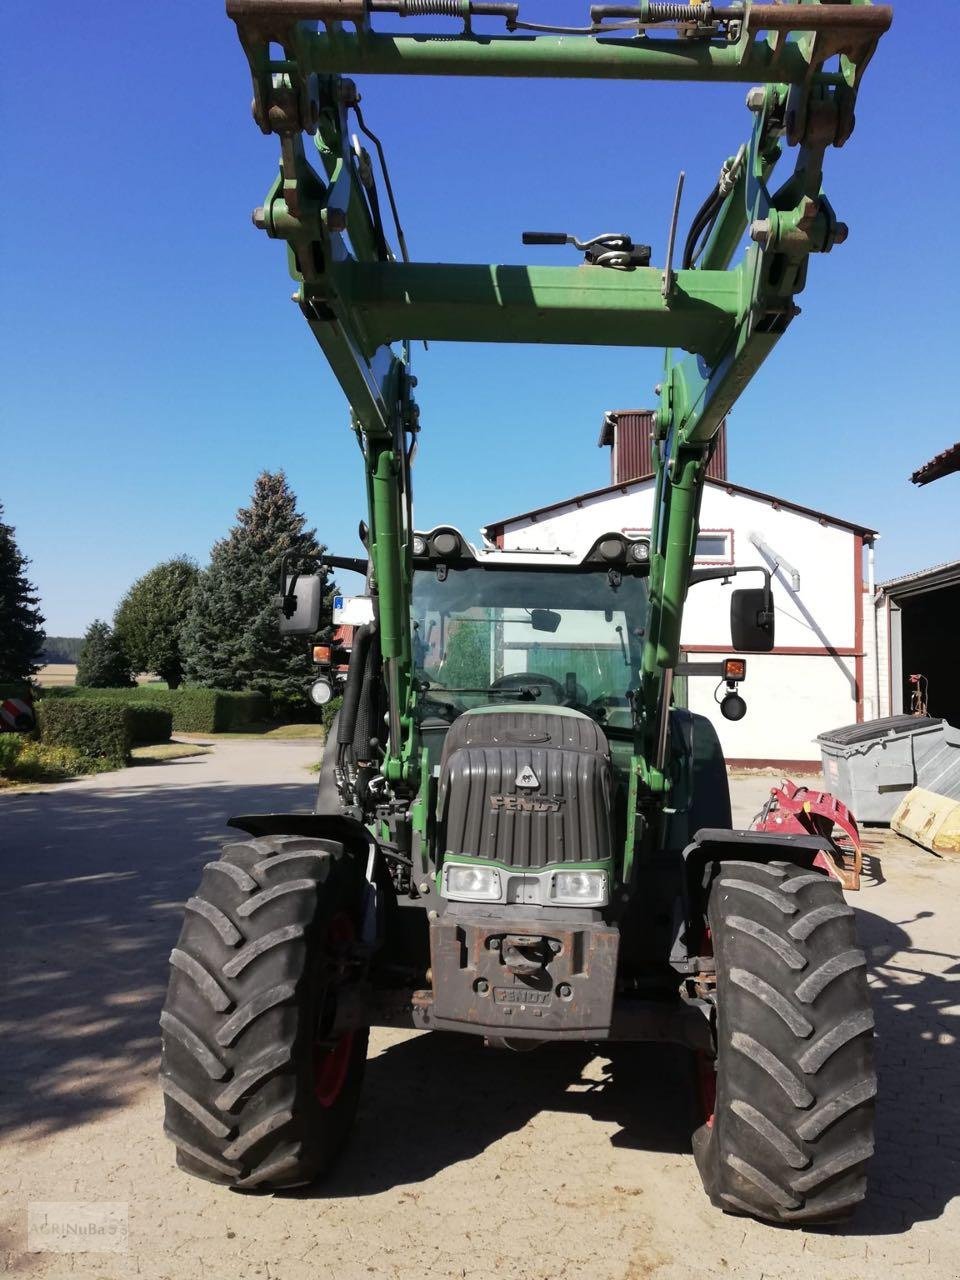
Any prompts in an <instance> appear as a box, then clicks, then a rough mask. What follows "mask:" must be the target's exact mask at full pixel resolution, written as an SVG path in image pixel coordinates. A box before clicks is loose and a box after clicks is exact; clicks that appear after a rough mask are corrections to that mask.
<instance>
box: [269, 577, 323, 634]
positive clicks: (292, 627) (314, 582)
mask: <svg viewBox="0 0 960 1280" xmlns="http://www.w3.org/2000/svg"><path fill="white" fill-rule="evenodd" d="M322 603H323V579H322V578H321V577H319V576H318V575H317V574H305V575H303V576H302V577H301V576H297V577H290V578H287V579H285V584H284V590H283V595H282V596H280V597H279V604H280V634H281V635H283V636H312V635H313V633H314V632H315V631H316V630H317V628H318V627H319V626H320V605H321V604H322Z"/></svg>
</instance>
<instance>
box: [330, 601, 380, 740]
mask: <svg viewBox="0 0 960 1280" xmlns="http://www.w3.org/2000/svg"><path fill="white" fill-rule="evenodd" d="M375 631H376V626H375V624H374V623H372V622H368V623H366V624H365V625H364V626H362V627H358V628H357V630H356V632H355V633H354V637H353V648H352V649H351V650H350V665H349V667H348V668H347V686H346V688H345V689H344V691H343V706H342V707H341V708H340V717H339V720H338V721H337V745H338V746H339V747H352V746H353V738H354V734H355V732H356V728H357V710H358V708H359V705H360V693H361V689H362V686H363V674H364V669H365V667H366V663H367V650H368V649H369V648H370V641H371V640H372V639H373V635H374V632H375Z"/></svg>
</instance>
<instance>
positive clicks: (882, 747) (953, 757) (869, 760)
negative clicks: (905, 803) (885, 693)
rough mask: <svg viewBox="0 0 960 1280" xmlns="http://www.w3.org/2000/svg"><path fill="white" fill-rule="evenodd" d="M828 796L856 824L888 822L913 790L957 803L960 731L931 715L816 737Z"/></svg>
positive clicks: (873, 722)
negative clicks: (916, 789) (946, 798)
mask: <svg viewBox="0 0 960 1280" xmlns="http://www.w3.org/2000/svg"><path fill="white" fill-rule="evenodd" d="M817 741H818V742H819V743H820V755H821V757H822V759H823V774H824V778H825V780H826V786H827V790H828V791H832V792H833V794H834V795H835V796H836V797H837V799H838V800H842V801H843V803H844V804H845V805H846V806H847V808H848V809H849V810H850V811H851V813H852V814H853V816H854V817H855V818H856V819H857V821H858V822H889V821H890V819H891V818H892V817H893V814H894V810H895V809H896V808H897V806H898V805H899V803H900V801H901V800H902V799H903V797H904V796H905V795H906V793H907V792H908V791H909V790H910V789H911V788H912V787H926V789H927V790H928V791H936V792H937V793H938V794H939V795H942V796H949V797H952V798H954V799H957V800H960V729H955V728H954V727H953V726H952V725H950V724H947V722H946V720H938V719H936V718H935V717H933V716H887V717H885V718H884V719H882V720H868V721H867V722H866V723H865V724H848V725H844V726H843V728H841V729H830V730H829V731H828V732H827V733H821V734H820V735H819V737H818V738H817Z"/></svg>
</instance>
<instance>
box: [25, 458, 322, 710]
mask: <svg viewBox="0 0 960 1280" xmlns="http://www.w3.org/2000/svg"><path fill="white" fill-rule="evenodd" d="M2 511H3V509H2V507H0V680H25V679H29V678H30V677H31V676H32V675H33V674H34V673H35V672H36V670H37V669H38V666H39V663H40V660H41V655H42V654H43V651H44V645H45V638H44V634H43V621H44V619H43V617H42V614H41V613H40V609H39V599H38V595H37V592H36V589H35V588H34V587H33V586H32V584H31V583H30V582H29V581H28V579H27V576H26V568H27V563H28V562H27V561H26V559H25V558H24V557H23V556H22V555H21V553H20V552H19V550H18V549H17V546H16V542H15V539H14V531H13V530H12V529H11V528H10V526H9V525H4V524H3V523H2ZM324 550H325V548H324V547H323V546H322V544H320V543H319V542H318V541H317V538H316V531H315V530H314V529H310V528H307V522H306V518H305V517H304V515H303V514H302V513H301V512H300V511H298V509H297V499H296V495H295V494H294V493H293V491H292V489H291V488H290V485H289V483H288V481H287V478H286V476H285V474H284V473H283V472H282V471H279V472H268V471H264V472H262V473H261V474H260V475H259V476H258V477H257V480H256V483H255V485H254V490H253V495H252V497H251V500H250V503H249V505H248V506H246V507H241V508H240V510H239V511H238V512H237V516H236V522H235V524H234V525H233V526H232V527H231V529H230V530H229V532H228V533H227V534H226V536H225V537H223V538H220V539H218V540H217V542H215V543H214V545H213V548H212V549H211V552H210V562H209V564H208V565H207V566H206V567H205V568H200V567H199V566H198V565H197V564H196V563H195V562H194V561H193V560H191V559H190V558H189V557H187V556H175V557H174V558H172V559H170V560H165V561H163V562H162V563H161V564H158V565H156V566H155V567H154V568H152V569H151V570H150V571H149V572H148V573H146V574H144V575H143V577H141V578H138V579H137V581H136V582H134V583H133V585H132V586H131V587H130V588H129V590H128V591H127V592H126V594H125V595H124V597H123V599H122V600H121V601H120V604H119V605H118V606H117V610H116V612H115V614H114V617H113V622H112V625H111V624H110V623H108V622H107V621H105V620H104V619H100V618H98V619H96V620H95V621H94V622H92V623H91V625H90V627H89V628H88V629H87V632H86V634H85V636H84V638H83V644H82V647H81V649H80V653H79V655H78V659H77V684H78V685H82V686H84V687H87V688H102V687H127V686H132V685H133V683H134V674H135V673H137V672H141V671H147V672H151V673H153V674H154V675H157V676H159V677H160V679H161V680H164V681H166V683H167V684H168V685H169V686H170V688H171V689H176V688H178V687H179V686H180V685H181V684H184V683H188V684H197V685H204V686H207V687H210V688H217V689H228V690H243V689H256V690H258V691H259V692H262V693H264V694H266V695H268V696H269V697H270V698H271V699H272V701H273V704H274V707H275V708H277V709H279V710H282V709H283V707H284V706H285V705H286V706H288V707H290V708H291V709H292V708H293V707H295V706H297V705H301V704H303V702H304V699H305V691H306V686H307V682H308V677H309V666H308V663H307V657H306V652H305V646H304V641H303V639H302V638H299V637H289V636H281V635H280V630H279V622H278V618H279V612H278V609H277V607H276V605H275V603H274V601H275V597H276V595H277V593H278V590H279V573H280V561H281V557H282V556H283V554H284V553H286V552H296V553H299V554H300V555H301V556H303V557H305V558H307V559H314V560H316V561H317V562H318V563H319V561H320V559H321V557H322V555H323V552H324ZM334 590H335V587H334V584H333V583H331V582H328V583H327V593H326V600H327V607H328V608H329V604H330V602H331V600H332V596H333V591H334Z"/></svg>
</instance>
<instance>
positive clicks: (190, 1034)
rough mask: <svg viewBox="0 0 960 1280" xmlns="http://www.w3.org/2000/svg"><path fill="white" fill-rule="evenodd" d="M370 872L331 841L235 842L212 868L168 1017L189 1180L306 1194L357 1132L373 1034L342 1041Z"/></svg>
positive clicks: (172, 1122) (189, 916)
mask: <svg viewBox="0 0 960 1280" xmlns="http://www.w3.org/2000/svg"><path fill="white" fill-rule="evenodd" d="M363 886H364V879H363V873H362V869H361V868H360V867H359V865H358V864H357V863H356V861H355V860H354V859H353V858H351V857H350V856H349V854H348V853H346V852H345V851H344V848H343V846H342V845H341V844H339V843H338V842H336V841H333V840H318V839H305V838H302V837H300V836H289V835H276V836H266V837H261V838H258V839H248V840H243V841H240V842H238V843H236V844H230V845H227V846H226V847H225V848H224V851H223V854H222V856H221V858H220V859H219V861H216V862H210V863H208V864H207V866H206V867H205V868H204V872H203V879H202V882H201V885H200V888H199V890H198V892H197V895H196V896H195V897H193V898H191V899H190V900H189V901H188V903H187V910H186V913H185V916H184V922H183V929H182V931H181V934H180V938H179V941H178V942H177V945H176V947H175V948H174V950H173V952H172V954H171V957H170V964H171V969H170V985H169V989H168V993H167V1001H166V1005H165V1006H164V1010H163V1013H162V1015H161V1019H160V1022H161V1027H162V1030H163V1055H162V1064H161V1073H160V1082H161V1088H162V1089H163V1092H164V1094H165V1110H166V1119H165V1126H164V1128H165V1132H166V1133H167V1135H168V1136H169V1137H170V1138H172V1139H173V1141H174V1143H176V1147H177V1163H178V1165H179V1166H180V1167H181V1168H182V1169H184V1170H186V1171H187V1172H189V1173H192V1174H195V1175H196V1176H197V1177H200V1178H205V1179H207V1180H208V1181H210V1182H218V1183H222V1184H224V1185H226V1186H230V1187H234V1188H237V1189H239V1190H246V1189H255V1190H258V1191H263V1190H275V1189H279V1188H284V1187H293V1186H300V1185H303V1184H305V1183H308V1182H312V1181H314V1179H316V1178H318V1177H319V1176H321V1175H322V1174H323V1173H325V1172H326V1171H327V1169H328V1168H329V1167H330V1166H331V1165H332V1163H333V1162H334V1160H335V1159H336V1158H337V1156H338V1155H339V1153H340V1151H341V1149H342V1147H343V1145H344V1143H345V1141H346V1139H347V1135H348V1133H349V1130H350V1128H351V1125H352V1123H353V1119H354V1115H355V1112H356V1108H357V1102H358V1099H359V1094H360V1086H361V1082H362V1079H363V1071H364V1066H365V1062H366V1051H367V1031H366V1030H362V1031H360V1030H357V1031H347V1032H345V1033H343V1034H342V1035H340V1036H339V1038H337V1039H332V1038H331V1034H330V1028H331V1026H332V1023H333V1018H334V1015H335V1008H336V992H337V986H338V975H339V974H341V973H342V970H343V968H344V966H345V965H346V964H347V963H349V961H348V956H349V952H350V947H351V943H352V941H353V939H354V938H355V936H356V934H357V932H358V931H359V927H360V920H361V911H362V902H363Z"/></svg>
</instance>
